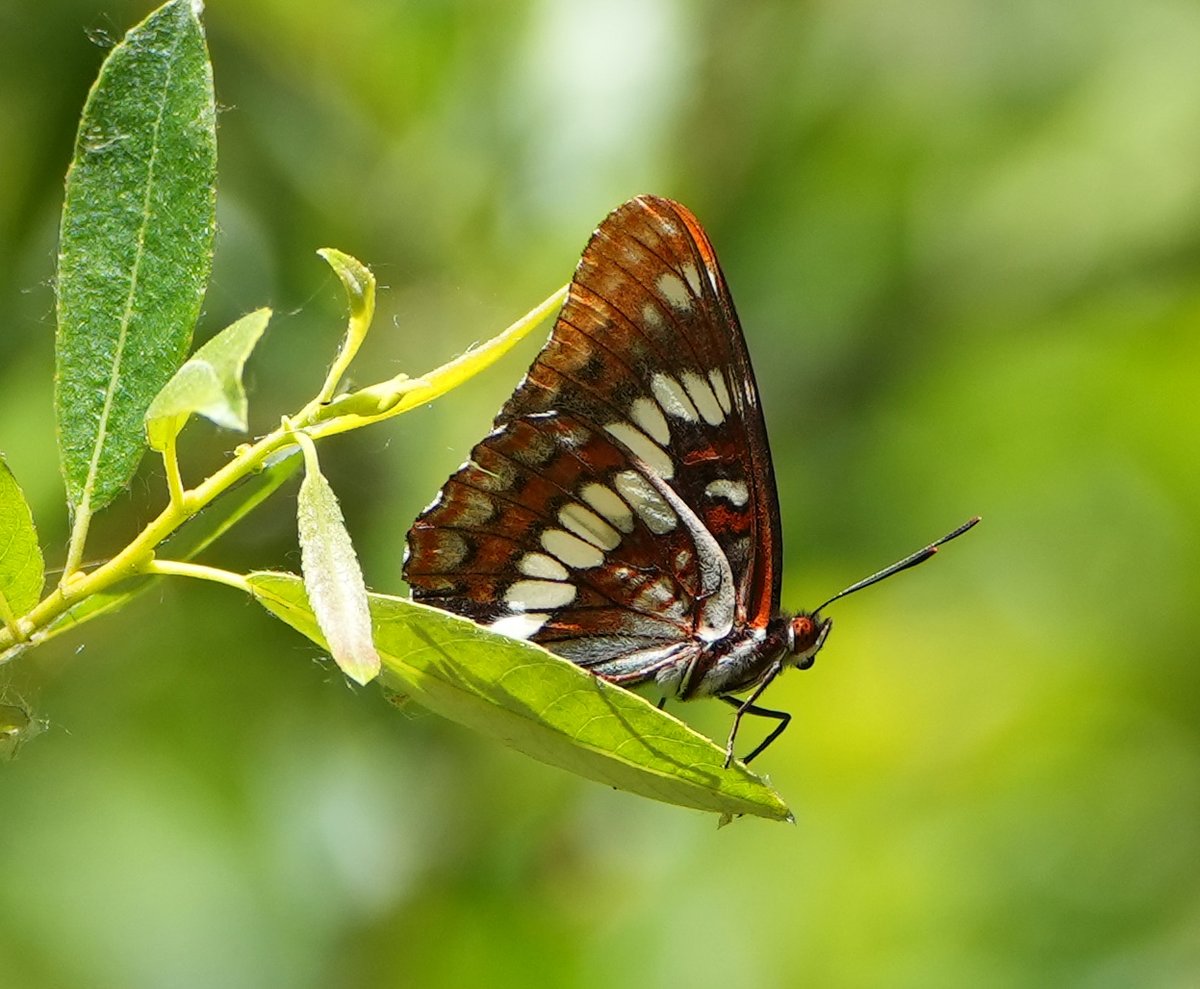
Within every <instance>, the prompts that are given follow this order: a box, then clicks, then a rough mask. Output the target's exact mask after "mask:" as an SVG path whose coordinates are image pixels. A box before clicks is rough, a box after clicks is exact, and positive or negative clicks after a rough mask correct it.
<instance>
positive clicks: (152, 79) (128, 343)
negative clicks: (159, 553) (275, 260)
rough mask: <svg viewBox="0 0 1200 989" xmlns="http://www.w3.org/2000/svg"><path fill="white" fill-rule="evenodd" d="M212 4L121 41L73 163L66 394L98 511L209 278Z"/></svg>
mask: <svg viewBox="0 0 1200 989" xmlns="http://www.w3.org/2000/svg"><path fill="white" fill-rule="evenodd" d="M199 7H200V4H199V3H195V2H193V0H172V2H171V3H168V4H166V5H164V6H162V7H160V8H159V9H158V10H156V11H155V12H154V13H153V14H151V15H150V16H149V17H148V18H147V19H146V20H144V21H143V22H142V23H141V24H139V25H138V26H137V27H135V28H133V29H132V30H131V31H130V32H129V33H128V34H127V35H126V36H125V39H124V40H123V41H122V42H121V43H120V44H119V45H117V46H116V47H115V48H114V49H113V50H112V52H110V53H109V56H108V58H107V59H106V60H105V62H104V65H103V67H102V68H101V70H100V76H99V78H98V79H97V80H96V84H95V85H94V86H93V88H92V91H91V93H90V94H89V95H88V100H87V104H86V106H85V107H84V111H83V117H82V120H81V121H80V125H79V135H78V138H77V141H76V146H75V156H74V159H73V161H72V163H71V167H70V170H69V171H68V173H67V189H66V201H65V203H64V206H63V216H62V231H61V242H60V246H59V263H58V278H57V283H56V284H57V290H58V333H57V339H56V348H57V373H56V395H55V398H56V407H57V417H58V439H59V452H60V456H61V459H62V469H63V476H64V478H65V479H66V484H67V494H68V498H69V499H70V502H71V506H72V508H73V509H74V510H75V511H76V512H77V513H82V514H84V515H87V514H90V513H92V512H95V511H97V510H99V509H100V508H103V507H104V505H106V504H107V503H108V502H109V501H111V500H112V499H113V497H115V496H116V494H117V493H118V492H120V491H121V489H122V488H123V487H124V486H125V485H126V484H127V483H128V481H129V478H130V477H131V476H132V474H133V472H134V470H135V469H136V467H137V464H138V461H139V460H140V458H141V456H142V454H143V453H144V452H145V445H146V440H145V433H144V429H143V417H144V416H145V413H146V409H147V407H148V406H149V405H150V401H151V400H152V399H153V398H154V396H155V395H156V394H158V392H159V391H160V390H161V389H162V387H163V385H165V384H166V383H167V381H168V380H169V379H170V377H171V375H172V374H174V373H175V370H176V368H178V367H179V365H180V363H181V362H182V361H183V359H184V357H185V356H186V354H187V351H188V348H189V345H190V342H191V338H192V329H193V326H194V325H195V322H196V317H197V315H198V313H199V311H200V302H201V299H202V297H203V295H204V288H205V285H206V283H207V281H208V275H209V270H210V267H211V262H212V243H213V233H214V229H215V191H214V190H215V180H216V131H215V112H214V104H213V89H212V72H211V66H210V64H209V60H208V52H207V50H206V48H205V44H204V33H203V29H202V27H201V25H200V21H199V19H198V16H197V11H198V9H199Z"/></svg>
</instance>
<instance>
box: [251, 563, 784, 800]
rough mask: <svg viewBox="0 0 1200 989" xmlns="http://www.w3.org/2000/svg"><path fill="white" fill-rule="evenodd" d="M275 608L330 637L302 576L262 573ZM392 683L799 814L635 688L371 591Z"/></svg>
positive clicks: (606, 775) (688, 795) (605, 761)
mask: <svg viewBox="0 0 1200 989" xmlns="http://www.w3.org/2000/svg"><path fill="white" fill-rule="evenodd" d="M250 586H251V587H252V588H253V591H254V594H255V596H256V597H257V598H258V600H259V603H261V604H262V606H263V607H264V608H266V609H267V610H268V611H270V612H272V613H273V614H275V615H277V616H278V617H279V618H281V619H283V620H284V621H285V622H287V623H288V624H289V625H291V626H292V627H293V628H295V629H297V630H298V631H300V632H302V633H303V634H305V635H307V636H308V637H309V638H310V639H312V640H313V641H314V642H317V643H319V644H322V645H324V642H323V639H322V636H321V633H320V632H319V630H318V629H317V625H316V621H315V619H314V618H313V614H312V609H311V606H310V605H309V603H308V601H307V599H306V597H305V594H304V587H303V585H302V583H301V582H300V581H299V580H298V579H297V578H295V577H292V576H290V575H288V574H274V573H257V574H253V575H251V577H250ZM371 620H372V622H373V624H374V629H375V645H376V647H377V648H378V649H379V653H380V657H381V658H382V660H383V669H384V673H383V678H384V682H385V684H386V686H387V687H389V688H390V689H391V690H393V691H395V692H397V693H399V694H402V695H404V696H406V697H409V698H411V699H413V700H416V701H417V702H419V703H420V704H421V705H422V706H424V707H428V708H429V709H430V710H432V711H435V712H437V713H438V714H441V715H442V716H444V717H447V718H450V719H451V720H452V721H457V722H459V723H460V724H465V725H468V726H470V727H472V728H474V729H476V730H477V731H479V732H481V733H483V734H485V735H489V736H491V737H492V738H495V739H497V740H499V741H501V742H504V743H505V744H506V745H511V746H512V747H513V748H515V749H519V750H520V751H521V752H524V753H525V754H526V755H530V756H533V757H534V758H535V759H540V760H541V761H542V762H546V763H549V764H550V765H552V766H560V767H562V768H563V769H567V770H570V771H571V772H573V773H577V774H578V775H580V776H585V777H587V778H588V779H593V780H596V781H597V782H599V783H604V784H606V785H608V786H612V787H616V788H617V789H620V790H628V791H629V792H631V793H637V794H640V795H642V796H644V797H651V798H653V799H655V800H661V801H664V802H665V803H670V804H678V805H679V806H681V807H693V808H696V809H698V810H707V811H713V812H716V813H720V814H728V815H732V814H753V815H756V816H759V817H766V818H770V819H772V820H780V821H782V820H790V818H791V815H790V814H789V812H788V809H787V806H786V805H785V804H784V802H783V800H782V798H780V796H779V794H777V793H776V792H775V791H774V790H772V789H771V788H770V787H769V786H767V785H766V784H765V783H764V782H763V781H762V780H761V779H760V778H759V777H757V776H755V775H754V774H753V773H752V772H750V771H749V770H748V769H746V767H745V766H743V765H742V764H741V763H736V762H735V763H734V764H733V765H731V766H730V767H729V768H728V769H725V768H724V766H723V764H724V762H725V750H724V749H723V748H718V747H717V746H716V745H714V744H713V743H712V742H711V741H709V740H708V739H707V738H705V737H704V736H703V735H700V734H698V733H697V732H695V731H693V730H692V729H691V728H689V727H688V726H687V725H685V724H683V723H682V722H681V721H678V720H676V719H675V718H672V717H670V716H669V715H667V714H665V713H663V712H662V711H659V710H657V709H656V708H655V707H654V705H652V704H650V703H648V702H647V701H645V700H644V699H643V698H641V697H638V696H637V695H636V694H633V693H630V692H629V691H627V690H624V689H622V688H621V687H614V686H612V685H611V684H607V683H605V682H604V681H603V680H600V679H599V678H597V677H594V676H592V675H591V674H590V673H588V672H587V671H585V670H583V669H581V668H580V667H578V666H575V665H574V664H573V663H569V662H568V661H567V660H565V659H560V658H558V657H557V656H554V655H552V654H551V653H549V652H547V651H546V650H545V649H542V648H541V647H540V646H537V645H533V644H531V643H528V642H521V641H518V640H515V639H511V638H508V637H506V636H503V635H498V634H496V633H495V632H489V631H487V630H486V629H484V628H481V627H480V626H479V625H476V624H475V623H474V622H471V621H468V620H467V619H464V618H459V617H458V616H457V615H451V614H448V613H446V612H444V611H440V610H438V609H436V608H430V607H427V606H425V605H421V604H417V603H416V602H414V601H408V600H404V599H402V598H396V597H389V596H387V595H383V594H372V595H371Z"/></svg>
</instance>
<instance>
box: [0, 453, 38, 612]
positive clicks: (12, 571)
mask: <svg viewBox="0 0 1200 989" xmlns="http://www.w3.org/2000/svg"><path fill="white" fill-rule="evenodd" d="M44 580H45V565H44V563H43V561H42V550H41V547H40V546H38V539H37V530H36V529H35V528H34V526H33V515H32V514H31V513H30V511H29V505H28V504H27V503H26V501H25V496H24V495H23V494H22V493H21V488H20V486H19V485H18V484H17V482H16V479H15V478H14V477H13V476H12V472H11V471H10V470H9V469H8V464H6V463H5V462H4V458H3V457H0V615H2V614H3V612H4V609H5V607H7V610H8V612H9V615H10V617H17V618H19V617H20V616H21V615H23V614H25V612H27V611H28V610H29V609H30V608H32V607H33V606H34V605H35V604H37V603H38V598H39V597H41V594H42V583H43V581H44Z"/></svg>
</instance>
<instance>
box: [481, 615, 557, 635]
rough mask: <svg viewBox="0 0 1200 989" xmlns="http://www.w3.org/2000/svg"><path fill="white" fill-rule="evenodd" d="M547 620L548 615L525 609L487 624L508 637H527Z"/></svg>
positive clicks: (535, 632) (538, 629)
mask: <svg viewBox="0 0 1200 989" xmlns="http://www.w3.org/2000/svg"><path fill="white" fill-rule="evenodd" d="M549 620H550V616H549V615H545V614H538V613H537V612H535V611H527V612H525V613H524V614H521V615H505V616H504V617H503V618H497V619H496V620H495V621H494V622H492V623H491V624H490V625H488V628H490V629H491V630H492V631H493V632H499V633H500V634H501V635H507V636H508V637H509V638H510V639H528V638H529V637H530V636H532V635H535V634H537V633H538V632H540V631H541V629H542V626H543V625H545V624H546V622H547V621H549Z"/></svg>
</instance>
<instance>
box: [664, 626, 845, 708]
mask: <svg viewBox="0 0 1200 989" xmlns="http://www.w3.org/2000/svg"><path fill="white" fill-rule="evenodd" d="M832 625H833V623H832V621H831V620H830V619H827V618H826V619H821V618H814V617H813V616H811V615H806V614H800V615H797V616H795V617H794V618H791V617H788V616H787V615H778V616H776V617H775V618H773V619H771V621H770V622H768V623H767V625H766V627H765V628H754V627H747V626H741V627H735V628H734V629H733V630H732V631H731V632H730V633H729V634H728V635H727V636H725V637H723V638H721V639H719V640H717V641H716V642H713V643H710V644H709V645H708V646H707V647H706V648H705V649H704V650H703V651H702V652H700V653H699V655H697V656H696V658H695V659H694V660H693V661H692V662H690V663H688V664H687V665H686V667H684V668H682V669H680V668H675V669H665V670H662V671H661V672H660V673H659V675H658V678H657V679H658V682H659V685H660V686H663V687H664V688H668V689H670V690H672V691H673V692H674V693H675V695H676V696H677V697H678V698H679V699H680V700H693V699H695V698H698V697H715V696H720V695H722V694H738V693H742V692H743V691H746V690H750V689H751V688H753V687H756V686H758V684H760V683H762V681H763V680H764V679H766V678H767V677H768V676H773V675H775V674H778V673H779V672H781V671H782V670H783V669H785V668H786V667H789V666H795V667H796V668H798V669H807V668H808V667H809V666H811V665H812V662H813V658H814V657H815V656H816V654H817V652H818V651H819V650H820V648H821V646H822V645H824V644H825V637H826V636H827V635H828V634H829V630H830V628H832Z"/></svg>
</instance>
